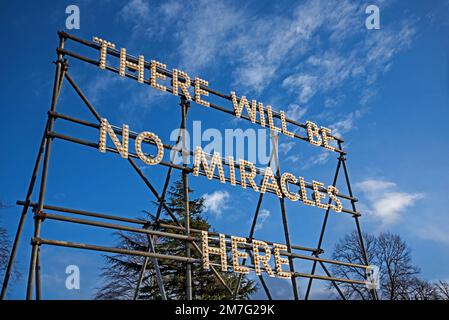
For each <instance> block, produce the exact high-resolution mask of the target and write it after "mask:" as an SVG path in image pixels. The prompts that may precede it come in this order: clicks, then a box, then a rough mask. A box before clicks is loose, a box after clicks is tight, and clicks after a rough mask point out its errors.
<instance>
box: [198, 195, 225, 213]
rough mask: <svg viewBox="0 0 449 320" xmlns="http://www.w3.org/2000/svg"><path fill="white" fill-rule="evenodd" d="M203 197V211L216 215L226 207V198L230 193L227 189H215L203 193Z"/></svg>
mask: <svg viewBox="0 0 449 320" xmlns="http://www.w3.org/2000/svg"><path fill="white" fill-rule="evenodd" d="M203 198H204V209H205V211H206V212H210V213H213V214H215V215H216V216H217V217H218V216H220V215H221V213H222V212H223V210H226V209H227V208H228V200H229V198H230V195H229V192H227V191H215V192H213V193H211V194H209V193H205V194H204V195H203Z"/></svg>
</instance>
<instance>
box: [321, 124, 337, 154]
mask: <svg viewBox="0 0 449 320" xmlns="http://www.w3.org/2000/svg"><path fill="white" fill-rule="evenodd" d="M321 135H322V136H323V146H324V147H325V148H326V149H328V150H331V151H335V148H334V147H332V146H331V145H329V141H331V140H335V139H334V137H332V135H331V130H330V129H328V128H325V127H321Z"/></svg>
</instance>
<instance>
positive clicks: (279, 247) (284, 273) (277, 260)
mask: <svg viewBox="0 0 449 320" xmlns="http://www.w3.org/2000/svg"><path fill="white" fill-rule="evenodd" d="M281 250H282V251H287V246H286V245H285V244H278V243H273V251H274V263H275V266H276V273H277V276H278V277H279V278H284V279H290V278H291V273H290V272H288V271H282V265H283V264H287V263H288V260H287V259H286V258H281V253H280V251H281Z"/></svg>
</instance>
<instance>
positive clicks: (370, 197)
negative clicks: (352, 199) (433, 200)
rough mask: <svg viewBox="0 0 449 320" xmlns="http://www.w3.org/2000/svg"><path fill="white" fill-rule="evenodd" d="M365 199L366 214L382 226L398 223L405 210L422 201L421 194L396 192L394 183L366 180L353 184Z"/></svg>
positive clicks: (396, 188)
mask: <svg viewBox="0 0 449 320" xmlns="http://www.w3.org/2000/svg"><path fill="white" fill-rule="evenodd" d="M355 187H356V188H357V189H359V190H360V192H361V193H362V194H363V195H364V196H365V197H366V200H367V203H366V205H367V213H368V214H370V215H371V216H372V217H373V218H375V219H377V220H378V221H380V222H381V224H382V225H383V226H386V225H392V224H394V223H396V222H398V221H399V220H400V218H401V216H402V215H403V214H404V212H405V211H406V209H408V208H410V207H411V206H413V205H414V204H415V203H416V201H417V200H419V199H422V198H423V197H424V194H422V193H407V192H401V191H398V186H397V185H396V183H394V182H391V181H386V180H380V179H368V180H365V181H362V182H358V183H356V184H355Z"/></svg>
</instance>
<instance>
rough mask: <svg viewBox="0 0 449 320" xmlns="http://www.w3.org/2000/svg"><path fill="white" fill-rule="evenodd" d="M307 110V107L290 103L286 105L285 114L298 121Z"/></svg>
mask: <svg viewBox="0 0 449 320" xmlns="http://www.w3.org/2000/svg"><path fill="white" fill-rule="evenodd" d="M307 110H308V108H307V107H302V106H300V105H298V104H295V103H291V104H290V105H289V106H288V108H287V111H286V112H285V115H286V116H287V118H290V119H292V120H295V121H299V120H301V119H302V117H304V115H305V114H306V113H307Z"/></svg>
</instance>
